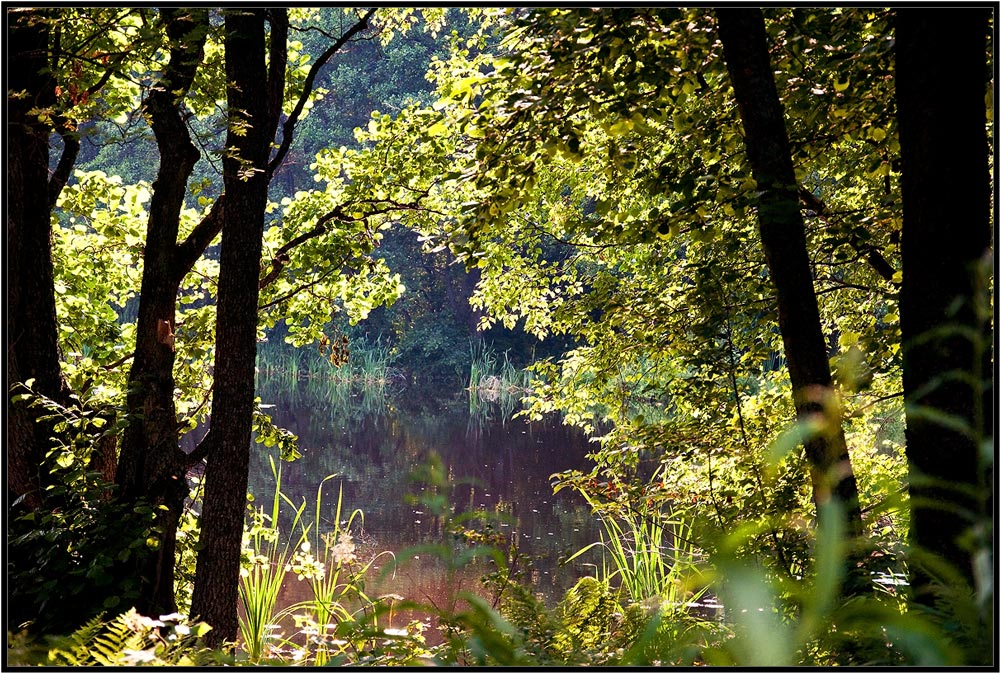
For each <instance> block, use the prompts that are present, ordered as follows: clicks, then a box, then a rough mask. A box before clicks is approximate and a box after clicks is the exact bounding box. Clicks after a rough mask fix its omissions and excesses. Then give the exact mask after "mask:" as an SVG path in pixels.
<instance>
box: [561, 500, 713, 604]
mask: <svg viewBox="0 0 1000 673" xmlns="http://www.w3.org/2000/svg"><path fill="white" fill-rule="evenodd" d="M583 495H584V498H585V499H586V500H587V502H588V504H590V506H591V507H592V508H595V510H596V509H597V503H596V501H594V500H593V498H592V497H591V496H590V495H588V494H587V493H583ZM600 520H601V523H602V525H603V527H604V531H603V532H602V533H601V539H600V541H598V542H594V543H591V544H589V545H587V546H586V547H584V548H583V549H581V550H579V551H578V552H576V553H575V554H574V555H573V556H571V557H570V558H569V559H568V560H569V561H572V560H573V559H575V558H577V557H579V556H580V555H582V554H584V553H585V552H587V551H589V550H591V549H594V548H598V549H600V550H601V552H602V563H601V566H599V569H598V570H599V572H598V574H599V579H601V580H602V581H605V582H612V581H614V580H617V582H618V584H619V586H620V587H621V589H622V591H623V592H625V593H626V594H627V595H628V597H629V599H631V600H632V601H634V602H641V601H645V600H647V599H651V598H656V599H659V600H661V601H662V605H663V607H664V609H667V610H668V611H677V610H682V609H683V608H684V606H685V605H686V604H688V603H691V602H694V601H697V600H698V598H699V597H700V596H701V595H702V594H703V593H704V591H705V589H704V588H701V589H699V590H697V591H696V592H695V593H694V594H691V593H690V591H689V589H690V587H689V586H688V583H687V582H686V581H685V578H686V576H687V575H688V574H689V573H690V572H691V570H692V569H693V568H694V566H695V560H696V557H697V550H696V549H695V547H694V545H693V544H692V543H691V541H690V535H691V527H690V525H689V524H688V523H687V522H686V521H685V520H684V519H683V517H681V516H676V515H672V516H670V517H666V516H663V515H662V514H660V513H659V512H656V511H650V510H649V509H648V508H646V507H641V508H639V509H624V508H623V509H619V510H617V511H615V512H610V511H608V510H606V509H605V510H604V511H603V512H602V513H601V514H600ZM609 558H610V562H609V561H608V559H609Z"/></svg>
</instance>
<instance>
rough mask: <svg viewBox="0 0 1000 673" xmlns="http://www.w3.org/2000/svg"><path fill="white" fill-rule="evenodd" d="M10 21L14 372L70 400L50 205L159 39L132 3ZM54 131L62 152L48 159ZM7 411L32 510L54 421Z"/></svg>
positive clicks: (25, 12)
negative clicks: (86, 128) (94, 123)
mask: <svg viewBox="0 0 1000 673" xmlns="http://www.w3.org/2000/svg"><path fill="white" fill-rule="evenodd" d="M7 19H8V31H9V35H10V37H11V45H12V53H13V57H14V59H16V63H17V64H18V65H17V67H16V68H15V69H14V70H12V77H11V81H10V85H11V86H10V89H9V90H8V96H9V100H10V112H11V121H12V124H11V126H10V134H11V135H10V144H9V146H8V156H9V157H10V161H11V164H10V168H11V170H10V180H9V183H8V184H9V187H10V189H9V193H8V204H9V208H8V212H7V218H8V219H7V226H8V239H9V240H10V243H11V247H10V249H9V253H10V257H9V259H10V271H11V275H10V286H9V287H10V295H9V297H10V312H9V313H8V318H7V320H8V322H7V334H8V359H7V362H8V377H9V381H10V383H11V384H16V383H24V382H26V381H28V380H33V381H34V384H33V386H32V388H33V390H34V392H35V393H38V394H40V395H43V396H45V397H48V398H49V399H52V400H57V401H61V402H66V401H67V396H68V393H69V391H68V390H67V385H66V381H65V380H64V377H63V375H62V372H61V371H60V353H59V347H60V344H59V335H58V331H59V330H58V329H57V327H58V326H57V323H56V301H55V292H54V285H53V278H54V272H53V260H52V219H53V210H54V209H55V207H56V204H57V202H58V200H59V198H60V196H61V195H62V194H63V193H64V187H65V186H66V185H67V182H68V181H69V180H70V178H71V174H72V172H73V167H74V165H75V164H76V160H77V158H78V155H79V152H80V148H81V142H80V138H81V136H82V135H83V132H82V131H81V129H80V128H79V126H80V123H81V120H85V119H87V117H88V116H90V115H93V114H95V113H96V111H97V110H98V109H100V110H101V111H102V112H103V113H105V114H111V115H113V114H116V113H117V112H118V111H119V110H120V109H121V107H122V104H123V98H127V96H123V95H122V93H121V91H122V89H127V86H124V87H123V85H122V82H123V81H125V80H126V78H124V77H123V76H122V70H123V69H124V68H125V64H126V63H134V64H140V63H144V62H145V60H146V59H148V57H149V52H150V50H151V49H155V46H156V43H157V39H156V35H155V33H154V32H153V31H147V30H141V29H138V28H137V27H136V26H135V23H136V17H135V10H121V9H118V8H111V9H77V10H33V9H23V8H22V9H11V10H8V12H7ZM99 92H100V93H101V94H102V95H101V96H98V95H97V94H98V93H99ZM98 101H99V102H98ZM54 134H58V136H59V138H60V141H61V145H62V150H61V152H60V154H59V158H58V161H57V162H56V164H55V166H54V167H51V166H50V161H49V159H50V147H49V145H50V140H51V138H52V137H53V135H54ZM10 411H11V423H10V429H11V436H10V452H9V458H10V460H9V463H8V470H7V478H8V484H9V486H10V489H11V490H10V493H11V495H12V496H14V497H18V496H24V501H23V502H24V504H25V505H26V506H27V507H28V508H30V509H34V508H35V507H37V506H38V505H39V504H40V501H41V496H40V493H39V487H40V486H41V487H43V488H44V487H45V486H48V485H51V484H48V483H46V482H45V478H44V471H43V474H41V475H40V474H39V473H38V471H39V469H40V468H42V465H43V463H44V460H45V457H46V454H47V453H48V449H49V448H51V446H52V442H51V437H50V434H51V431H52V428H51V427H50V425H49V424H47V423H39V422H37V417H38V411H37V408H29V407H28V406H26V405H24V404H15V405H13V407H12V408H11V409H10ZM98 454H99V455H98ZM114 454H115V446H114V443H113V442H103V443H102V445H101V447H100V449H99V450H98V452H96V453H95V456H94V459H93V462H94V466H95V467H99V468H100V469H101V471H102V472H104V473H105V474H107V475H113V472H114V460H115V455H114ZM39 479H41V481H39Z"/></svg>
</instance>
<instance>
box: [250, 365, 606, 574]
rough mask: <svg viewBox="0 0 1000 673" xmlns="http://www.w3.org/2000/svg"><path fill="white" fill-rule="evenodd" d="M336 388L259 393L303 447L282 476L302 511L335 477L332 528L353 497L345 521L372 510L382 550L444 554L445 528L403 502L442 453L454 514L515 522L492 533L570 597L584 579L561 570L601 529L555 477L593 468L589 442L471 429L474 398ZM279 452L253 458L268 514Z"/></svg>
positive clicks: (370, 527) (256, 485)
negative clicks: (421, 545)
mask: <svg viewBox="0 0 1000 673" xmlns="http://www.w3.org/2000/svg"><path fill="white" fill-rule="evenodd" d="M328 387H329V386H323V385H322V384H320V383H319V382H316V381H305V382H303V383H302V384H300V385H298V386H294V387H292V388H291V389H288V388H287V387H286V388H282V387H280V386H277V385H272V386H269V387H268V386H260V388H259V391H260V392H259V394H260V396H261V399H262V400H263V402H264V403H266V404H273V405H275V406H274V408H272V409H270V412H271V415H272V417H273V418H274V421H275V423H277V424H278V425H281V426H282V427H285V428H287V429H289V430H291V431H292V432H294V433H296V434H297V435H298V436H299V442H300V450H301V451H302V454H303V455H302V458H300V459H299V460H297V461H295V462H294V463H290V464H289V463H286V464H284V465H283V468H282V485H283V488H282V490H283V491H284V492H285V494H286V495H287V496H288V497H289V498H291V499H292V501H293V502H296V503H298V502H301V501H302V500H303V499H304V500H305V501H306V502H307V504H308V507H309V511H310V512H311V511H312V508H313V507H314V506H315V501H316V488H317V486H318V484H319V483H320V481H321V480H322V479H323V477H325V476H327V475H329V474H337V475H340V478H335V479H331V480H329V481H328V482H326V484H325V486H324V493H323V510H324V511H323V512H322V513H321V519H326V521H324V522H323V523H324V525H325V526H329V525H332V523H333V522H332V520H330V518H331V517H332V516H334V511H335V510H334V508H335V507H336V502H337V496H338V493H339V490H340V488H341V487H343V493H344V508H345V511H344V514H345V515H346V514H347V513H349V512H350V511H351V510H353V509H354V508H360V509H362V510H363V512H364V517H365V518H364V527H365V531H366V534H367V535H368V536H371V538H372V539H373V540H374V541H375V544H376V545H377V546H379V547H381V548H383V549H393V550H397V551H398V550H400V549H402V548H404V547H406V546H408V545H412V544H415V543H418V542H440V541H442V534H443V531H442V529H441V522H440V521H436V520H434V519H433V517H431V516H430V514H429V512H424V511H423V509H422V508H421V506H419V505H412V504H408V503H407V501H406V499H405V496H406V494H407V493H419V489H420V486H419V485H417V484H415V483H413V482H412V481H411V479H410V474H411V473H412V472H413V470H414V469H415V468H416V467H417V466H418V465H420V464H421V463H422V462H423V461H424V460H425V459H426V457H427V456H428V455H429V452H430V451H432V450H433V451H436V452H437V453H438V454H439V455H440V456H441V459H442V461H443V463H444V465H445V469H446V470H447V473H448V474H449V476H450V477H451V479H452V484H453V493H452V505H453V506H454V508H455V511H456V513H461V512H463V511H469V510H470V509H479V510H483V511H487V512H501V513H504V514H506V515H509V516H510V517H511V518H512V519H513V521H508V520H504V521H497V522H495V523H494V526H495V527H496V529H497V530H498V531H499V532H500V533H502V534H504V535H507V536H508V539H509V540H515V539H516V540H517V543H518V546H519V547H520V549H521V551H522V553H525V554H528V555H532V556H541V557H543V558H542V559H541V560H539V561H538V564H537V566H536V570H537V575H538V582H539V584H547V583H552V584H553V585H554V584H556V583H557V582H556V576H559V577H560V580H559V582H558V583H559V584H560V586H561V585H562V584H564V583H565V584H566V586H569V584H571V583H572V580H574V579H575V578H576V577H577V576H578V574H577V573H568V572H566V571H564V570H562V571H561V570H559V569H558V567H557V564H556V562H557V560H558V558H559V557H560V556H566V555H567V554H566V552H567V551H568V552H573V551H576V550H577V549H579V548H581V547H583V546H585V545H586V544H588V543H589V542H592V541H594V540H595V539H596V537H597V533H596V530H595V526H594V523H593V521H592V518H591V517H590V514H589V512H588V510H587V507H586V505H585V504H584V503H582V501H578V500H577V499H575V498H574V496H573V494H571V493H568V492H566V493H560V494H558V495H553V494H552V489H551V486H550V484H549V476H550V475H551V474H552V473H554V472H557V471H561V470H566V469H574V468H577V469H580V468H585V467H586V465H585V462H586V461H585V454H586V453H587V451H588V443H587V440H586V437H585V436H583V435H582V434H581V433H579V432H578V431H576V430H575V429H572V428H567V427H565V426H563V425H562V424H561V423H560V422H559V421H558V419H552V420H548V421H545V422H540V423H527V422H526V421H524V420H521V419H510V418H508V419H507V420H505V421H492V422H491V421H483V420H482V419H481V418H480V419H477V420H476V422H470V416H469V404H468V398H467V395H466V393H465V391H461V394H459V395H455V396H452V397H451V398H435V397H434V396H432V395H428V394H423V393H420V392H418V391H415V390H403V391H400V392H399V393H398V394H396V395H391V396H390V395H388V394H386V393H385V391H384V390H378V391H376V392H374V393H373V392H368V393H364V392H361V391H357V390H356V391H354V392H350V387H348V386H341V388H344V389H346V390H347V392H344V391H343V390H342V391H340V392H331V391H330V390H327V389H326V388H328ZM352 395H353V396H356V397H352ZM352 399H353V400H358V401H359V402H358V405H357V406H353V405H351V403H350V401H351V400H352ZM271 451H272V449H266V448H264V447H258V450H256V451H255V452H254V457H253V462H252V465H251V472H252V474H251V478H250V488H251V492H253V493H254V494H255V496H256V498H257V499H258V501H261V498H264V499H265V501H267V502H270V496H271V495H272V493H273V479H272V477H271V474H270V468H269V467H268V461H267V456H268V455H269V453H270V452H271ZM289 509H290V508H289ZM283 523H284V522H283ZM289 524H290V521H289ZM541 588H542V587H541V586H539V589H541ZM564 588H565V587H564ZM401 593H404V592H401Z"/></svg>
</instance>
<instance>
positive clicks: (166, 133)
mask: <svg viewBox="0 0 1000 673" xmlns="http://www.w3.org/2000/svg"><path fill="white" fill-rule="evenodd" d="M160 16H161V21H162V22H163V26H164V31H165V33H166V35H167V37H168V40H169V45H170V56H169V61H168V62H167V64H166V65H165V66H164V70H163V73H162V77H161V80H160V82H159V83H158V84H157V85H156V86H155V87H154V88H153V89H152V90H151V91H150V92H149V94H148V95H147V97H146V100H145V102H144V104H143V106H144V111H145V114H146V115H147V118H148V120H149V125H150V128H151V129H152V131H153V134H154V135H155V137H156V144H157V148H158V151H159V155H160V166H159V170H158V173H157V178H156V182H155V183H154V185H153V193H152V197H151V200H150V205H149V221H148V224H147V227H146V244H145V249H144V252H143V261H144V266H143V274H142V288H141V292H140V299H139V316H138V323H137V327H136V345H135V353H134V355H133V358H132V366H131V369H130V371H129V379H128V394H127V412H128V416H129V419H130V422H129V424H128V425H127V426H126V428H125V434H124V436H123V438H122V446H121V453H120V456H119V462H118V470H117V473H116V482H117V484H118V486H119V489H120V492H119V494H118V497H120V498H121V499H123V500H124V501H126V502H128V501H132V502H139V501H145V502H149V503H151V504H152V505H153V506H154V507H155V508H156V510H157V522H156V523H157V528H158V530H159V535H158V542H157V546H156V553H155V554H153V555H152V556H151V557H150V560H149V561H148V562H147V564H146V567H144V568H138V569H136V576H137V577H139V578H141V579H142V581H143V582H144V586H145V587H146V588H145V590H144V591H143V593H142V600H141V602H140V604H139V605H137V606H136V609H137V610H139V611H140V612H141V613H142V614H167V613H170V612H174V611H175V603H174V593H173V564H174V548H175V538H176V529H177V521H178V519H179V517H180V513H181V509H182V507H183V505H184V499H185V498H186V497H187V493H188V489H187V484H186V481H185V478H184V476H185V474H186V472H187V470H188V468H189V467H190V466H191V465H192V464H194V462H195V461H194V460H193V459H191V458H190V457H189V456H187V455H185V453H184V452H183V451H182V450H181V449H180V447H179V446H178V445H177V438H178V432H177V414H176V408H175V401H174V377H173V367H174V353H175V348H174V331H175V329H176V325H177V323H176V318H175V312H176V304H177V291H178V289H179V287H180V284H181V281H182V280H183V278H184V275H185V274H186V273H187V272H188V270H189V269H190V268H191V266H192V265H193V264H194V262H195V260H196V259H197V258H198V257H199V256H200V255H201V253H202V250H203V249H204V247H205V246H206V245H207V244H208V243H209V242H210V241H211V240H212V238H214V236H215V233H216V232H217V225H216V224H215V220H217V219H218V214H217V213H216V214H215V218H214V220H213V219H212V218H206V219H207V220H209V222H208V223H207V224H206V223H205V222H203V223H202V225H203V226H201V227H199V230H197V231H196V232H194V233H192V235H191V236H189V237H188V239H186V240H185V242H184V243H181V244H178V243H177V239H178V233H179V232H178V229H179V221H180V211H181V208H182V206H183V204H184V198H185V195H186V193H187V181H188V178H189V176H190V175H191V171H192V170H193V168H194V165H195V163H196V162H197V161H198V158H199V156H200V153H199V151H198V149H197V148H196V147H195V146H194V144H193V143H192V142H191V139H190V136H189V134H188V130H187V126H186V124H185V121H184V112H183V104H184V103H183V101H184V98H185V96H186V95H187V93H188V91H189V90H190V88H191V86H192V84H193V83H194V78H195V74H196V73H197V71H198V67H199V65H200V64H201V60H202V58H203V56H204V46H205V41H206V40H207V38H208V30H209V21H208V10H207V9H204V8H201V9H191V10H186V9H179V8H171V9H164V10H162V11H161V12H160ZM217 205H218V203H217ZM205 230H208V231H205ZM196 234H197V235H196Z"/></svg>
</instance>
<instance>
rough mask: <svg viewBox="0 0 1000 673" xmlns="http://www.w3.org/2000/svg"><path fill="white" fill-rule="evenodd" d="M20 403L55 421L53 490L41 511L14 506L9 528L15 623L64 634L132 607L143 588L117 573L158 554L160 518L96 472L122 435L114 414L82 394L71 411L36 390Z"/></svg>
mask: <svg viewBox="0 0 1000 673" xmlns="http://www.w3.org/2000/svg"><path fill="white" fill-rule="evenodd" d="M19 397H20V398H21V399H20V400H19V401H18V402H17V403H21V404H23V403H26V402H27V401H28V400H31V404H33V405H35V406H38V407H41V408H42V409H43V410H44V411H43V415H45V416H48V417H49V418H50V419H51V420H52V422H53V423H54V426H53V427H54V430H55V436H54V437H53V440H54V448H53V449H52V450H51V451H49V454H48V456H47V457H46V461H45V465H44V469H45V470H46V471H47V472H48V473H49V476H50V477H51V480H52V481H51V483H53V484H54V486H52V487H50V488H49V489H47V490H46V492H45V494H44V498H43V504H42V506H41V507H39V508H38V509H36V510H35V511H33V512H23V511H20V510H19V509H18V508H16V507H15V509H14V512H15V514H14V516H13V517H12V519H11V521H10V527H9V528H8V530H7V542H8V557H7V573H8V574H7V578H8V585H7V586H8V587H9V593H8V595H7V596H8V602H7V605H8V606H9V608H8V609H9V610H10V612H9V615H10V625H11V626H12V627H20V626H22V625H27V627H28V628H29V629H30V630H31V631H32V632H35V633H65V632H67V631H70V630H72V629H73V628H76V627H77V626H79V625H80V624H81V623H83V622H84V621H86V620H88V619H91V618H92V617H94V616H96V615H98V614H101V613H103V612H107V611H110V610H121V609H123V608H127V607H130V606H131V605H132V602H133V601H134V600H135V598H136V597H137V596H138V593H139V586H138V585H137V584H136V583H135V581H133V580H131V579H129V578H128V577H127V576H126V577H125V579H123V578H122V576H121V575H120V574H119V572H118V570H119V569H120V568H121V567H123V565H124V564H132V563H135V562H136V560H138V559H141V558H144V557H146V556H148V555H149V554H151V553H153V549H152V548H151V547H150V541H149V540H148V538H149V536H150V532H151V526H152V521H153V512H152V508H150V507H146V506H142V505H140V506H138V507H135V508H130V507H126V506H124V505H122V504H119V503H117V502H116V501H115V500H114V499H113V498H112V497H111V495H112V493H113V491H114V486H113V484H111V483H109V482H108V481H107V480H106V479H105V478H104V476H103V475H102V474H101V473H100V472H98V471H96V470H95V466H94V462H95V458H97V457H98V456H99V454H100V452H101V451H102V450H105V449H104V447H103V446H102V444H101V442H102V441H108V439H109V438H110V439H111V440H112V441H113V439H114V437H115V436H117V433H118V431H119V430H120V428H118V427H117V426H116V425H114V424H113V416H110V417H109V412H108V411H107V410H101V409H97V408H94V407H91V406H89V405H88V403H87V400H86V398H85V397H84V398H83V399H81V398H80V397H77V396H75V395H74V396H72V397H71V400H72V402H71V403H70V405H67V406H63V405H60V404H58V403H56V402H53V401H52V400H49V399H47V398H44V397H42V396H39V395H37V394H34V393H31V392H30V391H29V392H26V393H23V394H22V395H20V396H19Z"/></svg>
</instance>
